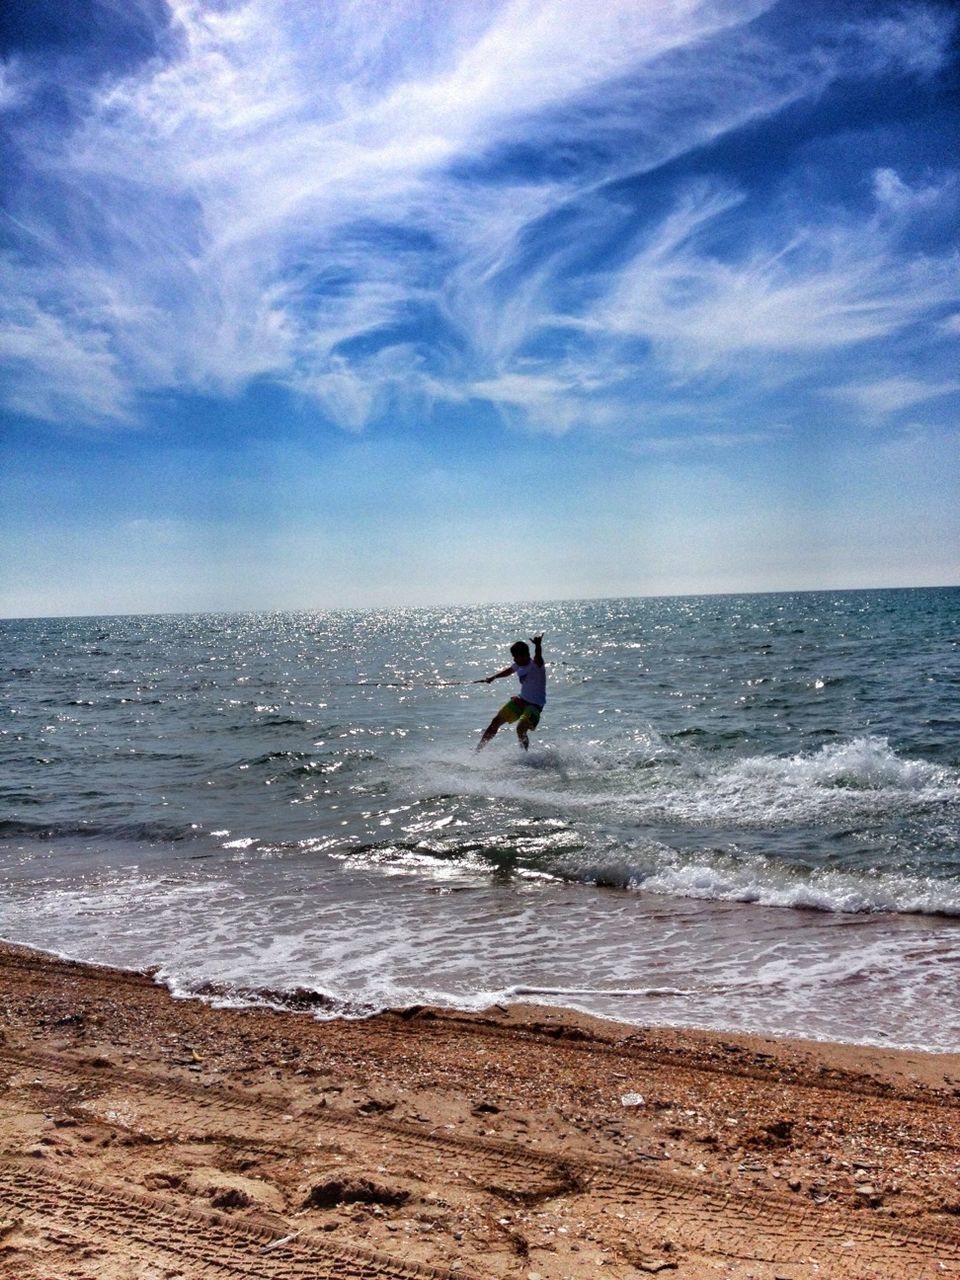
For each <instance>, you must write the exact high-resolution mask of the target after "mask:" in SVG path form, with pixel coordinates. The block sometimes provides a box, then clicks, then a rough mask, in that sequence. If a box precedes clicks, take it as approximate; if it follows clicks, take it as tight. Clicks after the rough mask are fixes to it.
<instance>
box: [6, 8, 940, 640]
mask: <svg viewBox="0 0 960 1280" xmlns="http://www.w3.org/2000/svg"><path fill="white" fill-rule="evenodd" d="M958 66H960V14H958V11H957V10H956V8H955V6H954V5H953V4H950V3H938V2H936V0H929V2H927V0H897V2H896V3H887V2H886V0H863V2H862V3H859V2H855V0H830V2H827V0H779V2H777V0H591V3H590V4H584V3H582V0H503V2H502V3H498V2H497V0H424V2H420V0H324V3H317V0H206V2H202V0H98V2H96V3H94V2H91V0H73V2H72V3H71V4H69V5H64V4H63V3H62V0H29V3H20V4H12V5H7V6H5V7H4V9H3V11H2V17H0V539H2V541H0V616H7V617H15V616H39V615H59V614H104V613H144V612H146V613H154V612H170V611H176V612H180V611H194V610H228V609H285V608H337V607H360V606H378V607H380V606H394V605H396V606H405V605H410V606H415V605H429V604H448V603H471V602H483V601H491V600H521V599H526V600H538V599H555V598H571V597H602V596H636V595H662V594H687V593H701V592H728V591H733V592H742V591H770V590H804V589H820V588H855V587H881V586H914V585H917V586H921V585H931V586H932V585H949V584H958V583H960V447H958V446H960V246H958V227H960V217H958V214H960V94H958V86H960V77H958Z"/></svg>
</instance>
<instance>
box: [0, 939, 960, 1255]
mask: <svg viewBox="0 0 960 1280" xmlns="http://www.w3.org/2000/svg"><path fill="white" fill-rule="evenodd" d="M0 1148H2V1158H0V1274H4V1275H5V1274H10V1275H14V1274H16V1275H17V1277H18V1280H49V1277H51V1276H54V1275H55V1276H57V1277H66V1276H70V1277H71V1278H74V1277H75V1278H76V1280H123V1278H124V1277H128V1276H129V1275H130V1274H131V1267H132V1266H134V1265H136V1266H138V1267H140V1268H141V1270H139V1271H137V1275H138V1276H141V1275H142V1276H144V1277H147V1276H149V1277H150V1278H151V1280H152V1278H153V1276H154V1275H156V1276H157V1277H160V1276H177V1277H178V1278H182V1280H194V1277H197V1280H199V1277H200V1276H201V1275H203V1276H206V1277H210V1276H219V1275H224V1276H227V1275H233V1276H250V1277H254V1276H256V1277H258V1278H259V1277H265V1276H276V1277H278V1278H279V1277H280V1276H284V1277H291V1276H292V1277H301V1276H302V1277H304V1280H306V1277H307V1276H311V1277H317V1276H330V1277H338V1280H340V1278H343V1280H350V1278H351V1277H353V1276H356V1277H360V1276H384V1277H387V1276H391V1277H398V1278H404V1280H405V1278H406V1277H419V1276H446V1277H453V1276H457V1277H460V1278H461V1280H468V1278H469V1277H480V1276H485V1277H494V1278H499V1277H513V1276H516V1277H523V1278H525V1280H529V1278H530V1277H540V1280H582V1278H585V1277H587V1276H595V1275H608V1276H611V1277H616V1278H618V1280H628V1278H630V1277H642V1276H645V1275H650V1274H661V1273H662V1274H664V1275H668V1276H676V1277H678V1278H683V1280H705V1278H706V1277H713V1276H717V1275H722V1276H732V1277H738V1278H739V1280H748V1277H749V1278H750V1280H800V1278H801V1277H811V1278H812V1277H814V1276H820V1277H822V1276H831V1277H832V1276H836V1277H841V1278H842V1277H848V1276H849V1277H854V1276H857V1277H877V1278H878V1280H887V1278H888V1277H890V1276H891V1275H894V1274H898V1273H903V1274H909V1275H910V1276H911V1277H913V1276H916V1277H926V1276H930V1277H933V1276H943V1275H955V1276H958V1277H960V1193H958V1192H957V1171H958V1168H960V1054H926V1053H922V1052H913V1051H909V1050H892V1049H886V1048H875V1047H872V1046H871V1047H867V1046H858V1045H840V1044H831V1043H828V1042H822V1041H809V1040H806V1041H805V1040H792V1039H780V1038H774V1037H772V1036H762V1035H761V1036H749V1035H743V1034H734V1033H726V1032H711V1031H690V1030H679V1029H671V1028H657V1027H651V1026H644V1027H637V1026H635V1025H630V1024H624V1023H619V1022H608V1021H604V1020H601V1019H597V1018H593V1017H591V1016H589V1015H586V1014H581V1013H577V1012H575V1011H572V1010H566V1009H560V1008H557V1007H554V1006H537V1005H531V1004H520V1005H513V1006H511V1007H509V1008H502V1007H499V1006H497V1007H494V1008H493V1009H489V1010H486V1011H484V1012H481V1013H458V1012H454V1011H449V1010H438V1009H430V1008H426V1007H414V1008H411V1009H403V1010H395V1011H391V1012H387V1013H381V1014H376V1015H373V1016H372V1017H370V1018H366V1019H349V1020H339V1021H337V1020H327V1021H318V1020H316V1019H314V1018H311V1017H308V1016H304V1015H303V1014H301V1013H295V1012H287V1011H282V1012H278V1011H273V1010H268V1009H262V1008H245V1009H232V1008H214V1007H212V1006H211V1005H210V1004H208V1003H205V1002H203V1001H201V1000H199V999H187V998H174V997H173V996H171V995H170V993H169V992H168V991H167V990H166V988H164V987H162V986H160V985H158V984H157V983H156V982H154V981H153V980H152V978H150V977H149V976H148V975H146V974H143V973H135V972H132V971H128V970H122V969H110V968H106V967H103V966H97V965H90V964H83V963H79V962H73V961H68V960H62V959H58V958H54V957H51V956H50V955H48V954H46V953H42V952H38V951H32V950H29V949H27V948H24V947H19V946H14V945H11V944H5V943H4V944H0Z"/></svg>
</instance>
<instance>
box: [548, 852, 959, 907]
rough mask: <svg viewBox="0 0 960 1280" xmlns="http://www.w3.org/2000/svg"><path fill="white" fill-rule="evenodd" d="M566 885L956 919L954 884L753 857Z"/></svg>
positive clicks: (665, 861) (663, 866)
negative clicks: (737, 860) (813, 866)
mask: <svg viewBox="0 0 960 1280" xmlns="http://www.w3.org/2000/svg"><path fill="white" fill-rule="evenodd" d="M568 878H569V879H571V880H578V881H580V882H583V883H587V884H595V885H599V886H603V887H608V888H618V889H628V890H639V891H642V892H644V893H654V894H659V895H664V896H669V897H675V898H700V899H705V900H709V901H714V902H744V903H756V904H757V905H759V906H765V907H793V908H797V909H801V910H808V911H826V912H836V913H842V914H863V913H868V912H890V913H895V914H901V915H931V916H960V877H954V878H952V879H934V878H932V877H928V876H920V875H911V874H909V873H907V872H895V871H877V870H873V869H869V870H867V869H865V870H862V871H850V870H845V871H839V870H836V869H835V868H825V867H815V868H808V867H800V866H796V865H792V864H790V863H787V862H784V861H781V860H780V859H776V858H767V857H758V856H753V857H750V858H745V859H743V860H742V861H741V862H739V863H738V862H736V861H735V860H734V859H733V858H731V857H730V856H729V855H727V856H723V855H715V856H712V857H711V856H710V855H687V856H684V855H679V854H675V853H673V852H672V851H670V852H669V854H668V855H667V856H665V857H663V858H662V859H661V861H660V865H657V866H654V867H636V866H631V865H629V864H624V863H612V864H609V865H604V864H599V865H593V866H588V867H583V868H581V869H579V870H577V871H572V870H571V871H568Z"/></svg>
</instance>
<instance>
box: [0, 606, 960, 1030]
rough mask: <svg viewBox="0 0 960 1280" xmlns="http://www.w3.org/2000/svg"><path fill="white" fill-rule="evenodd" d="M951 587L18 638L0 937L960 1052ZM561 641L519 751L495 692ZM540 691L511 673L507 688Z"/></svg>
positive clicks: (214, 982)
mask: <svg viewBox="0 0 960 1280" xmlns="http://www.w3.org/2000/svg"><path fill="white" fill-rule="evenodd" d="M958 621H960V589H944V590H916V591H868V592H826V593H801V594H791V595H758V596H723V597H719V596H712V597H683V598H670V599H656V600H603V601H586V602H585V601H579V602H551V603H546V604H542V605H534V606H531V605H529V604H525V605H522V606H519V605H498V606H491V607H477V608H458V609H430V610H392V611H381V612H368V613H359V612H354V613H309V612H304V613H296V614H293V613H288V614H262V615H258V614H244V615H221V616H213V615H206V616H182V617H126V618H83V619H78V618H71V619H55V620H54V619H42V620H14V621H6V622H2V623H0V640H2V654H3V657H2V667H0V680H2V683H0V717H2V719H0V766H2V774H0V777H2V785H0V877H2V879H0V936H3V937H6V938H7V939H9V940H13V941H20V942H25V943H28V944H31V945H35V946H40V947H44V948H46V949H49V950H55V951H58V952H62V953H64V954H69V955H73V956H77V957H82V958H87V959H94V960H103V961H108V962H111V963H117V964H123V965H130V966H135V967H142V966H144V965H154V966H158V968H159V972H160V976H161V977H162V978H163V980H165V981H167V982H168V984H169V985H170V986H171V987H172V988H173V989H174V990H176V991H182V992H187V991H197V990H203V991H205V992H207V993H208V994H209V993H212V994H213V996H214V998H219V999H224V1000H229V1001H237V1000H259V999H269V1000H272V1001H281V1002H282V1001H283V1000H285V999H286V998H287V994H285V993H290V992H293V991H297V990H301V991H302V990H304V989H306V990H308V991H311V992H314V993H316V995H315V997H314V998H315V1001H316V1004H317V1008H318V1009H319V1010H320V1011H321V1012H323V1011H333V1012H337V1011H346V1012H363V1011H366V1010H369V1009H373V1008H380V1007H384V1006H385V1005H396V1004H403V1003H409V1002H411V1001H422V1000H425V999H429V1000H435V1001H438V1002H442V1003H448V1004H454V1005H458V1006H463V1007H476V1006H478V1005H481V1004H484V1003H488V1002H489V1001H491V1000H494V999H500V1000H502V999H516V998H521V999H525V998H529V999H537V1000H548V1001H552V1002H554V1003H561V1004H566V1005H575V1006H577V1007H580V1008H584V1009H587V1010H589V1011H592V1012H597V1013H603V1014H606V1015H609V1016H616V1017H620V1018H625V1019H627V1020H633V1021H646V1020H652V1021H660V1022H672V1023H685V1024H693V1025H707V1026H724V1027H728V1028H731V1029H735V1028H741V1029H749V1030H758V1031H763V1030H765V1031H785V1032H793V1033H797V1034H808V1035H817V1036H829V1037H832V1038H838V1039H847V1040H870V1041H878V1042H882V1043H898V1044H922V1045H926V1046H928V1047H939V1048H960V995H958V983H957V978H958V967H960V932H958V930H960V712H958V709H957V701H958V693H960V651H958V637H960V627H958ZM539 630H543V631H545V632H546V638H545V641H544V653H545V657H546V659H547V663H548V670H549V681H550V683H549V701H548V705H547V709H546V712H545V714H544V717H543V720H542V722H541V725H540V728H539V729H538V731H537V733H536V734H535V735H534V736H533V738H532V743H533V745H532V749H531V751H530V752H529V754H527V755H525V754H524V753H522V752H521V751H520V750H519V748H518V746H517V744H516V740H515V738H514V737H513V735H512V734H511V733H510V732H509V731H508V730H505V731H503V732H502V733H501V735H500V736H499V737H498V738H497V739H496V740H495V741H494V742H493V743H492V744H491V745H490V746H489V748H488V749H487V750H486V751H485V752H483V753H482V754H480V755H478V754H477V753H476V752H475V750H474V747H475V744H476V741H477V738H478V736H479V732H480V730H481V729H482V728H483V726H484V725H485V724H486V723H487V721H488V720H489V719H490V717H491V715H492V714H493V712H494V711H495V710H496V709H497V707H498V706H499V705H500V703H501V702H502V701H504V700H505V698H506V697H507V696H508V694H509V693H510V692H511V691H512V683H511V682H509V681H500V682H498V683H496V684H495V685H492V686H487V685H482V684H481V685H477V684H473V683H471V682H472V681H474V680H476V679H477V678H478V677H480V676H482V675H487V674H490V673H492V672H493V671H496V670H498V669H500V668H501V667H502V666H504V665H505V664H506V662H508V661H509V654H508V648H509V644H510V643H511V642H512V641H513V640H515V639H517V638H521V637H526V636H528V635H531V634H533V633H534V631H539ZM513 683H515V682H513Z"/></svg>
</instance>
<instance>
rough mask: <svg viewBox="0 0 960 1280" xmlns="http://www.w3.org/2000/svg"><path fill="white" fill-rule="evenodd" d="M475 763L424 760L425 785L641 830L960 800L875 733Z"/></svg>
mask: <svg viewBox="0 0 960 1280" xmlns="http://www.w3.org/2000/svg"><path fill="white" fill-rule="evenodd" d="M479 759H480V760H481V763H480V764H479V765H477V764H474V763H473V762H472V761H471V760H469V759H467V758H464V759H462V760H445V761H442V762H440V761H436V760H432V761H426V762H424V763H425V765H426V768H425V771H424V773H425V777H424V783H425V786H426V787H427V788H430V787H431V786H432V787H434V788H436V789H440V790H443V791H446V792H448V793H454V794H456V793H459V794H461V795H473V796H493V797H496V798H499V799H503V800H508V801H520V802H525V803H527V804H531V805H535V806H537V807H545V806H549V807H550V809H551V810H552V811H554V812H556V811H557V810H561V811H562V810H566V811H568V812H569V811H572V812H577V811H580V812H583V811H587V810H590V809H603V810H604V811H605V812H606V813H607V814H609V815H610V816H615V817H616V818H618V819H620V820H624V819H627V820H631V821H632V822H634V823H638V824H643V823H652V822H656V823H664V824H679V825H682V826H686V827H697V826H717V825H718V824H723V825H725V826H728V827H731V828H755V827H757V826H762V827H768V828H769V827H772V826H776V827H783V826H788V825H799V824H805V823H813V824H816V823H819V822H823V821H825V820H829V821H836V820H837V819H842V820H850V821H854V820H857V819H858V818H861V817H877V816H884V815H898V814H899V815H902V814H903V813H905V812H906V811H908V810H918V809H922V808H924V807H927V806H931V805H940V804H957V803H960V770H958V769H956V768H954V767H952V766H950V765H943V764H934V763H931V762H929V761H925V760H914V759H906V758H904V757H902V756H899V755H897V753H896V752H895V751H894V750H893V748H892V747H891V746H890V743H889V741H888V739H887V738H884V737H878V736H862V737H858V738H854V739H852V740H850V741H848V742H845V743H828V744H826V745H823V746H821V747H820V748H819V749H818V750H816V751H813V752H807V753H798V754H795V755H792V756H773V755H761V756H739V757H738V758H736V759H734V760H733V761H730V760H729V758H726V759H723V760H719V761H718V760H717V759H716V757H715V756H714V755H713V754H712V753H705V752H702V751H700V750H698V749H697V747H696V746H686V747H685V746H683V745H681V744H679V743H677V742H674V743H673V744H672V745H668V744H667V743H666V742H665V740H664V739H663V738H662V737H660V736H659V735H657V734H656V733H647V734H644V735H643V736H642V737H638V738H637V739H634V740H631V741H630V742H627V743H609V742H607V743H590V744H586V745H582V746H579V745H571V746H567V747H564V748H563V750H557V749H554V748H550V747H547V748H540V749H538V750H536V751H533V750H531V752H530V753H529V756H526V757H523V758H521V759H519V760H507V761H506V762H502V760H493V759H490V760H484V759H483V757H480V758H479ZM531 775H532V776H531ZM531 783H532V784H533V785H531Z"/></svg>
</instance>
